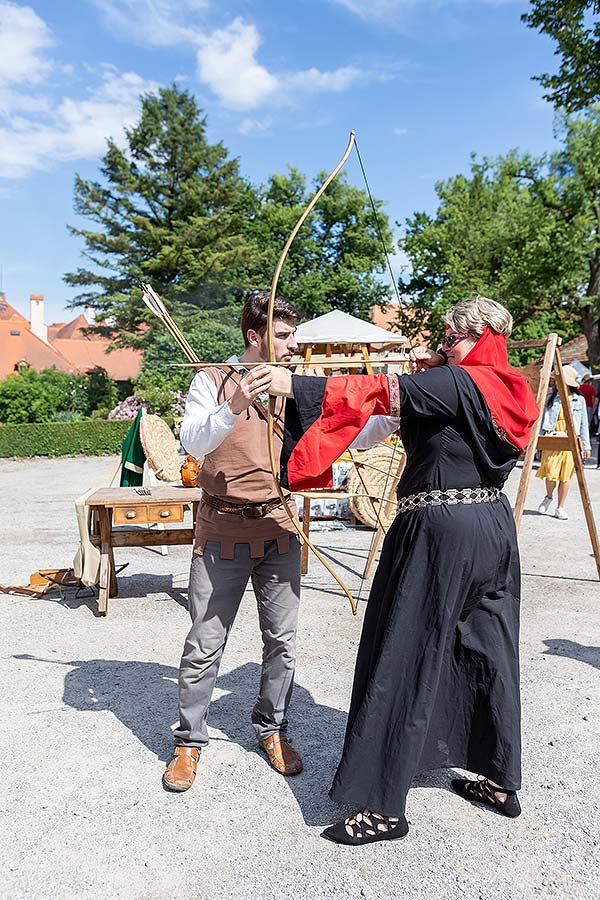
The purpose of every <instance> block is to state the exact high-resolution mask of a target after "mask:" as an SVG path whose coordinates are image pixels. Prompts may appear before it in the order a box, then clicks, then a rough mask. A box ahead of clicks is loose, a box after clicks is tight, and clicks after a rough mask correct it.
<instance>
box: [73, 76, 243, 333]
mask: <svg viewBox="0 0 600 900" xmlns="http://www.w3.org/2000/svg"><path fill="white" fill-rule="evenodd" d="M126 144H127V146H126V148H125V149H121V148H120V147H118V146H117V145H116V143H115V142H114V141H113V140H112V139H109V140H108V141H107V151H106V154H105V155H104V157H103V159H102V162H101V166H100V173H101V176H102V180H98V181H85V180H83V179H82V178H80V177H79V176H77V177H76V179H75V204H74V205H75V211H76V212H77V213H78V214H79V215H81V216H83V217H85V218H87V219H89V220H91V222H93V223H94V224H95V226H96V228H95V230H89V229H85V228H74V227H71V228H70V229H69V230H70V232H71V234H73V235H75V236H77V237H79V238H81V239H82V240H83V243H84V247H85V249H84V251H83V255H84V257H85V259H86V260H87V261H88V263H89V264H90V265H89V268H79V269H78V270H77V271H76V272H74V273H68V274H67V275H65V280H66V281H67V283H68V284H70V285H73V286H76V287H80V288H82V291H81V293H80V294H78V296H77V297H76V299H75V301H74V305H81V304H84V303H85V304H89V305H91V306H93V307H94V308H95V310H96V314H97V316H96V317H97V318H98V319H106V318H107V317H110V319H111V320H112V321H114V323H115V327H116V328H117V330H119V331H120V335H119V337H120V340H121V341H122V342H125V343H127V342H130V341H128V334H127V332H129V331H131V330H135V329H136V328H137V326H139V324H140V323H141V322H143V321H144V320H145V319H146V318H147V317H148V314H147V310H146V308H145V307H144V305H143V303H142V301H141V294H140V291H139V289H138V288H137V286H136V284H137V281H138V280H139V279H145V280H148V281H151V282H152V284H153V286H154V287H155V288H156V290H158V292H159V293H161V294H164V296H165V298H167V299H170V300H174V299H175V298H177V297H186V295H189V294H191V293H192V292H194V291H195V290H196V289H197V287H198V285H200V284H202V285H204V287H205V291H207V292H208V293H209V294H210V293H211V290H210V286H211V284H213V283H215V284H217V285H218V286H219V288H218V291H217V293H218V292H219V291H222V286H228V285H237V284H239V283H241V282H243V277H244V273H245V272H246V269H247V264H248V254H249V252H250V250H251V248H249V247H248V242H247V240H246V239H245V231H246V223H247V219H248V216H249V215H250V214H251V213H252V210H253V209H254V208H255V206H256V198H255V195H254V192H253V190H252V188H251V187H250V186H249V185H248V184H247V183H246V182H245V181H244V180H243V179H242V178H241V176H240V174H239V166H238V162H237V160H235V159H230V158H228V153H227V150H226V149H225V148H224V146H223V145H222V144H221V143H217V144H209V143H208V141H207V140H206V119H205V118H204V117H203V116H202V115H201V112H200V110H199V108H198V106H197V104H196V101H195V99H194V98H193V97H192V95H191V94H190V93H188V92H187V91H184V90H181V89H180V88H179V87H178V86H177V85H172V86H171V87H165V88H161V89H160V90H159V92H158V94H156V95H155V94H147V95H145V96H143V97H142V99H141V115H140V119H139V122H138V123H137V124H136V125H135V126H134V127H133V128H130V129H128V130H127V131H126ZM148 339H149V337H148V335H146V341H148Z"/></svg>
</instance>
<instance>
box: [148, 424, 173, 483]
mask: <svg viewBox="0 0 600 900" xmlns="http://www.w3.org/2000/svg"><path fill="white" fill-rule="evenodd" d="M140 440H141V442H142V447H143V448H144V453H145V454H146V459H147V460H148V465H149V466H150V467H151V468H152V469H154V472H155V474H156V477H157V478H160V480H161V481H169V482H173V481H177V482H179V481H180V480H181V479H180V474H179V469H180V466H181V461H180V459H179V452H178V449H177V441H176V440H175V436H174V434H173V432H172V431H171V429H170V428H169V426H168V425H167V423H166V422H165V420H164V419H161V417H160V416H149V415H148V414H146V415H144V416H142V419H141V422H140Z"/></svg>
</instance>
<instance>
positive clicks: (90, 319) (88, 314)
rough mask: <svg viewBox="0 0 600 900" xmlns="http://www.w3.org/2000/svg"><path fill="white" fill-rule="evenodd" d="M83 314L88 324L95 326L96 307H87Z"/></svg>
mask: <svg viewBox="0 0 600 900" xmlns="http://www.w3.org/2000/svg"><path fill="white" fill-rule="evenodd" d="M83 314H84V316H85V320H86V322H87V323H88V325H93V324H94V321H95V319H96V314H95V313H94V307H93V306H86V308H85V309H84V311H83Z"/></svg>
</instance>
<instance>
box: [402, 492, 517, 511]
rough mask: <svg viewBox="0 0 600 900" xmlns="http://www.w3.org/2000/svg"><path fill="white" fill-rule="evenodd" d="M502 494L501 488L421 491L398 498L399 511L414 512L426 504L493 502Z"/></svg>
mask: <svg viewBox="0 0 600 900" xmlns="http://www.w3.org/2000/svg"><path fill="white" fill-rule="evenodd" d="M501 496H502V491H501V490H500V488H488V487H478V488H446V490H445V491H421V493H420V494H408V496H406V497H400V498H399V499H398V512H399V513H405V512H412V510H413V509H424V508H425V507H426V506H442V505H443V504H446V505H448V506H454V505H455V504H457V503H492V502H493V501H495V500H499V499H500V497H501Z"/></svg>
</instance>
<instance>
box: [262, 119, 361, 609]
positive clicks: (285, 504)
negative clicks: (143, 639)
mask: <svg viewBox="0 0 600 900" xmlns="http://www.w3.org/2000/svg"><path fill="white" fill-rule="evenodd" d="M353 146H354V131H351V132H350V138H349V140H348V146H347V147H346V149H345V151H344V155H343V156H342V158H341V159H340V161H339V162H338V164H337V166H336V167H335V169H333V171H332V172H330V174H329V175H328V176H327V178H326V179H325V181H324V182H323V184H322V185H321V187H320V188H319V189H318V191H317V192H316V193H315V194H314V196H313V197H312V199H311V201H310V203H309V204H308V206H307V207H306V209H305V210H304V212H303V213H302V215H301V216H300V218H299V219H298V221H297V222H296V224H295V225H294V227H293V229H292V232H291V234H290V236H289V237H288V239H287V241H286V243H285V246H284V248H283V250H282V251H281V256H280V257H279V260H278V262H277V265H276V267H275V272H274V273H273V280H272V282H271V292H270V295H269V306H268V310H267V343H268V349H269V362H275V343H274V340H273V313H274V310H275V297H276V296H277V284H278V282H279V276H280V275H281V270H282V268H283V264H284V262H285V258H286V256H287V255H288V252H289V249H290V247H291V246H292V243H293V241H294V238H295V237H296V235H297V234H298V232H299V231H300V229H301V228H302V225H303V224H304V222H305V221H306V218H307V217H308V216H309V214H310V212H311V211H312V209H313V208H314V207H315V205H316V203H317V202H318V200H319V198H320V197H321V195H322V194H323V192H324V191H325V190H327V187H328V186H329V185H330V184H331V182H332V181H333V179H334V178H335V176H336V175H337V174H338V172H339V171H340V169H342V168H343V166H344V164H345V162H346V160H347V159H348V157H349V156H350V153H351V151H352V147H353ZM275 403H276V401H275V398H274V397H271V399H270V401H269V422H268V445H269V461H270V464H271V472H272V473H273V480H274V482H275V489H276V491H277V495H278V497H279V499H280V500H281V502H282V503H283V507H284V509H285V511H286V512H287V514H288V516H289V519H290V521H291V523H292V525H293V526H294V529H295V530H296V532H297V534H298V537H299V538H300V541H301V543H303V544H306V545H307V546H308V547H309V549H310V550H312V552H313V553H314V554H315V556H316V557H317V559H318V560H319V562H320V563H321V564H322V565H323V566H325V568H326V569H327V571H328V572H329V573H330V575H331V576H332V577H333V578H334V579H335V581H337V583H338V584H339V586H340V587H341V589H342V590H343V592H344V594H345V595H346V597H347V598H348V600H349V602H350V606H351V607H352V613H353V615H356V611H357V602H356V600H355V599H354V597H353V596H352V594H351V593H350V591H349V590H348V588H347V587H346V585H345V584H344V582H343V581H342V579H341V578H340V576H339V575H338V574H337V573H336V572H334V570H333V569H332V568H331V566H330V565H329V563H328V562H327V560H326V559H325V558H324V557H323V555H322V554H321V553H320V552H319V551H318V550H317V548H316V547H315V545H314V544H313V542H312V541H311V540H310V538H309V537H308V536H307V535H306V534H305V533H304V531H303V530H302V528H301V527H300V524H299V522H298V518H297V515H295V514H294V512H292V510H291V509H290V506H289V501H288V498H287V497H286V496H285V494H284V492H283V490H282V489H281V484H280V483H279V470H278V465H277V462H276V459H275V446H274V442H273V433H274V425H275Z"/></svg>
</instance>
